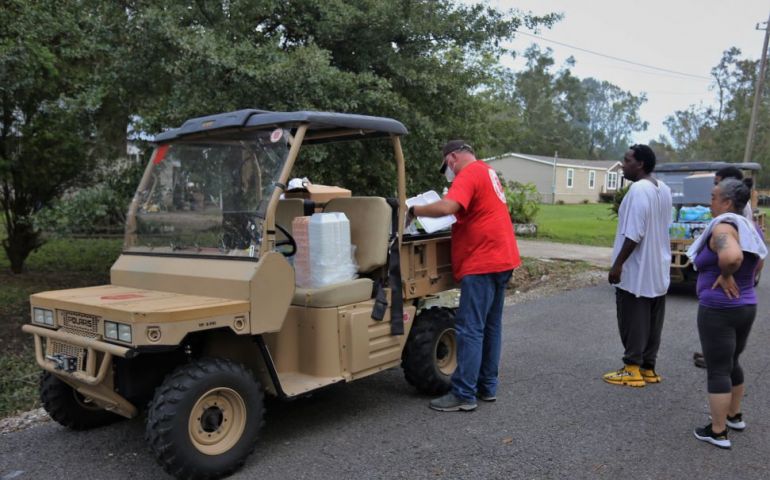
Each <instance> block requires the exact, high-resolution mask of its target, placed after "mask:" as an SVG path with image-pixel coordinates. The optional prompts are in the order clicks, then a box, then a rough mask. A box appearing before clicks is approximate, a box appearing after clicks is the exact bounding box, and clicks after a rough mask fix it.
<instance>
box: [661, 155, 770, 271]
mask: <svg viewBox="0 0 770 480" xmlns="http://www.w3.org/2000/svg"><path fill="white" fill-rule="evenodd" d="M728 166H733V167H736V168H738V169H739V170H741V172H743V175H744V177H746V178H752V179H754V178H755V176H756V174H757V172H758V171H759V170H760V169H761V168H762V167H761V166H760V165H759V164H758V163H727V162H683V163H664V164H660V165H658V166H657V167H655V174H654V175H655V177H656V178H659V179H661V180H663V182H664V183H665V184H666V185H668V186H669V187H670V188H671V197H672V200H673V204H674V209H675V210H676V212H677V218H676V219H674V225H675V226H676V225H677V224H681V223H684V225H682V226H683V227H686V226H687V223H688V222H686V221H685V222H683V221H681V219H680V217H681V215H680V214H679V212H680V211H681V208H682V207H687V206H694V205H701V206H705V207H708V206H709V204H710V202H711V200H710V199H711V189H712V187H713V186H714V173H715V172H716V171H717V170H719V169H721V168H724V167H728ZM750 202H751V207H752V210H753V211H754V221H755V222H756V223H757V225H759V226H760V228H761V229H762V231H764V230H765V214H764V212H762V211H761V210H759V209H758V208H757V193H756V189H754V190H752V195H751V200H750ZM700 229H701V228H700V226H699V228H698V230H700ZM673 232H674V230H673V229H672V233H673ZM680 233H681V232H680ZM698 233H699V231H696V233H695V235H697V234H698ZM694 241H695V239H694V238H693V233H692V232H690V231H688V232H687V233H686V234H685V235H684V238H683V236H682V235H672V238H671V283H672V284H682V283H686V284H691V283H694V282H695V281H696V279H697V277H698V273H697V272H696V271H695V269H694V268H693V265H692V262H691V261H690V259H689V258H688V257H687V249H688V248H690V245H692V243H693V242H694ZM760 274H761V272H757V279H756V282H757V283H758V282H759V275H760Z"/></svg>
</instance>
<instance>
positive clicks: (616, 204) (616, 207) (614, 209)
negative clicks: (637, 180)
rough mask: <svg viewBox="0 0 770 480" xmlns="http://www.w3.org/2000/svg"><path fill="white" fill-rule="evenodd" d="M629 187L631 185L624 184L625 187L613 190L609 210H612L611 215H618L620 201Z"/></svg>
mask: <svg viewBox="0 0 770 480" xmlns="http://www.w3.org/2000/svg"><path fill="white" fill-rule="evenodd" d="M630 187H631V185H626V186H625V187H622V188H619V189H617V190H615V196H614V197H612V205H610V210H612V216H614V217H617V216H618V210H619V209H620V202H622V201H623V197H625V196H626V192H628V189H629V188H630Z"/></svg>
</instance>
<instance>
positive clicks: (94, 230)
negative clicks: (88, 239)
mask: <svg viewBox="0 0 770 480" xmlns="http://www.w3.org/2000/svg"><path fill="white" fill-rule="evenodd" d="M127 207H128V204H127V202H126V200H125V199H124V198H122V197H121V196H120V195H118V194H117V193H116V192H115V190H112V189H110V188H107V187H104V186H97V187H89V188H84V189H81V190H78V191H76V192H75V193H73V194H72V195H69V196H67V197H66V198H62V199H59V200H56V201H55V202H54V203H53V205H51V206H50V207H48V208H44V209H43V210H41V211H40V212H38V213H37V214H36V215H35V224H36V226H37V228H39V229H41V230H43V231H45V232H47V233H51V234H57V235H63V234H98V233H114V232H116V231H120V230H122V226H123V222H124V221H125V212H126V210H127Z"/></svg>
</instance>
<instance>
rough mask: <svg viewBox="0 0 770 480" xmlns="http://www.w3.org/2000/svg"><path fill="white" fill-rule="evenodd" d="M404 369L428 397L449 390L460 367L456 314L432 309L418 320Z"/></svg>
mask: <svg viewBox="0 0 770 480" xmlns="http://www.w3.org/2000/svg"><path fill="white" fill-rule="evenodd" d="M401 367H402V368H403V369H404V376H405V377H406V381H407V382H409V384H410V385H412V386H414V387H416V388H417V390H419V391H421V392H422V393H425V394H428V395H441V394H443V393H446V392H448V391H449V387H450V381H451V378H452V374H453V373H454V371H455V368H457V337H456V334H455V317H454V313H453V312H452V311H451V310H449V309H446V308H440V307H432V308H430V309H428V310H424V311H422V312H421V313H420V314H419V315H417V318H415V320H414V325H412V329H411V331H410V332H409V338H408V339H407V341H406V346H405V347H404V353H403V355H402V357H401Z"/></svg>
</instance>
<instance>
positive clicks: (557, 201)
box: [556, 200, 564, 205]
mask: <svg viewBox="0 0 770 480" xmlns="http://www.w3.org/2000/svg"><path fill="white" fill-rule="evenodd" d="M556 205H564V200H556Z"/></svg>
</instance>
